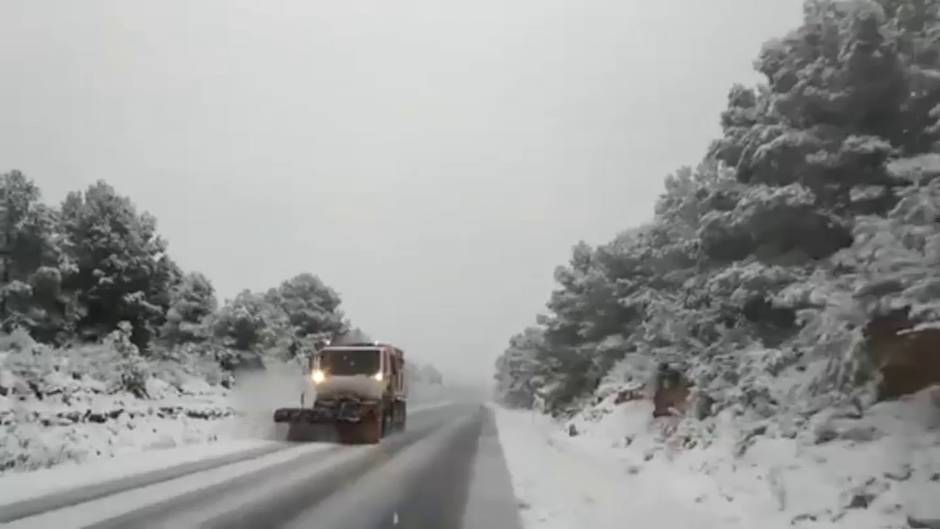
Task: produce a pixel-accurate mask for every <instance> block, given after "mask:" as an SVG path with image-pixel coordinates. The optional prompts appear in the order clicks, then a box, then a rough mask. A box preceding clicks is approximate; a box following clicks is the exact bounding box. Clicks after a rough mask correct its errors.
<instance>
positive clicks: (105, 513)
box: [4, 443, 335, 529]
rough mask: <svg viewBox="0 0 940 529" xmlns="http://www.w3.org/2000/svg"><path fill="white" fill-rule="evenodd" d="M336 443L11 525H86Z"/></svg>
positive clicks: (234, 465)
mask: <svg viewBox="0 0 940 529" xmlns="http://www.w3.org/2000/svg"><path fill="white" fill-rule="evenodd" d="M333 446H335V445H332V444H326V443H315V444H307V445H299V446H297V447H293V448H288V449H286V450H281V451H278V452H275V453H273V454H270V455H267V456H263V457H260V458H258V459H252V460H249V461H242V462H239V463H232V464H230V465H225V466H222V467H218V468H214V469H211V470H206V471H204V472H198V473H195V474H189V475H186V476H183V477H180V478H176V479H172V480H169V481H164V482H161V483H157V484H154V485H149V486H146V487H139V488H136V489H131V490H128V491H126V492H120V493H117V494H113V495H111V496H107V497H105V498H101V499H98V500H94V501H90V502H87V503H83V504H81V505H76V506H74V507H66V508H64V509H58V510H55V511H50V512H47V513H43V514H38V515H36V516H30V517H28V518H22V519H20V520H16V521H14V522H10V523H9V524H7V525H5V526H4V527H9V528H24V529H25V528H37V529H38V528H47V527H84V526H86V525H91V524H94V523H99V522H102V521H104V520H107V519H110V518H114V517H116V516H120V515H122V514H125V513H127V512H130V511H134V510H137V509H142V508H144V507H147V506H148V505H152V504H153V503H156V502H158V501H163V500H165V499H167V498H170V497H174V496H179V495H182V494H187V493H189V492H193V491H196V490H199V489H202V488H205V487H211V486H213V485H217V484H220V483H224V482H226V481H229V480H231V479H234V478H237V477H239V476H243V475H245V474H250V473H252V472H257V471H259V470H262V469H264V468H267V467H269V466H272V465H276V464H278V463H283V462H285V461H290V460H292V459H294V458H295V457H298V456H301V455H304V454H310V453H314V452H320V451H323V450H326V449H328V448H331V447H333Z"/></svg>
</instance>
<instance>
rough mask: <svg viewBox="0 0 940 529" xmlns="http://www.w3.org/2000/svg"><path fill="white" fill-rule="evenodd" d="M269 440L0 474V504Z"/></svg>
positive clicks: (212, 444) (151, 469)
mask: <svg viewBox="0 0 940 529" xmlns="http://www.w3.org/2000/svg"><path fill="white" fill-rule="evenodd" d="M271 444H273V443H271V442H270V441H261V440H232V441H226V442H218V443H208V444H200V445H191V446H182V447H177V448H169V449H165V450H152V451H149V452H147V455H146V457H141V454H140V453H130V454H124V455H121V456H117V457H113V458H108V459H104V458H95V459H92V460H90V461H85V462H82V463H76V462H69V463H63V464H61V465H57V466H55V467H52V468H46V469H42V470H36V471H34V472H17V473H8V474H5V475H3V476H0V498H2V500H0V507H2V505H5V504H11V503H15V502H18V501H21V500H25V499H29V498H34V497H37V496H42V495H45V494H52V493H55V492H59V491H63V490H70V489H74V488H78V487H85V486H89V485H93V484H97V483H102V482H106V481H110V480H114V479H119V478H123V477H126V476H130V475H134V474H143V473H145V472H150V471H153V470H159V469H163V468H166V467H170V466H174V465H181V464H185V463H192V462H195V461H200V460H203V459H208V458H212V457H218V456H224V455H228V454H234V453H237V452H242V451H245V450H250V449H252V448H257V447H261V446H267V445H271Z"/></svg>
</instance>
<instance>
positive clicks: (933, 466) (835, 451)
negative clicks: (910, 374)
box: [497, 387, 940, 529]
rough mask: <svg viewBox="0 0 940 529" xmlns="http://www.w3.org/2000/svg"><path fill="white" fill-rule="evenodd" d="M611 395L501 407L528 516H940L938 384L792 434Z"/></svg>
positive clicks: (825, 524)
mask: <svg viewBox="0 0 940 529" xmlns="http://www.w3.org/2000/svg"><path fill="white" fill-rule="evenodd" d="M613 402H614V397H611V398H608V399H605V400H604V401H603V402H601V403H599V404H598V405H596V406H594V407H592V408H591V409H589V410H587V411H586V412H584V413H582V414H580V415H579V416H577V417H576V418H574V419H573V420H572V421H570V422H568V423H565V424H560V423H557V422H554V421H552V420H551V419H549V418H546V417H544V416H541V415H537V414H534V413H530V412H515V411H506V410H502V409H498V410H497V420H498V426H499V432H500V439H501V441H502V443H503V447H504V450H505V453H506V457H507V462H508V465H509V467H510V471H511V472H512V474H513V476H514V485H515V489H516V493H517V496H518V497H519V499H520V502H521V503H520V509H521V514H522V517H523V520H524V521H525V523H526V526H527V527H528V528H530V529H531V528H533V527H539V528H543V527H544V528H554V527H579V526H585V527H599V528H604V527H623V526H624V524H625V521H629V525H640V526H651V527H662V528H670V527H676V528H680V527H682V528H685V527H691V526H696V527H699V526H701V527H722V528H727V527H749V528H750V527H767V528H774V527H779V528H784V527H812V528H836V527H838V528H846V529H848V528H852V529H856V528H858V529H865V528H872V529H874V528H884V527H908V526H909V524H910V526H911V527H916V526H918V524H926V525H921V526H922V527H933V525H930V524H935V523H937V521H938V520H940V505H938V502H937V499H938V498H940V387H933V388H930V389H928V390H924V391H922V392H920V393H918V394H916V395H913V396H911V397H909V398H905V399H901V400H898V401H894V402H883V403H879V404H876V405H874V406H873V407H871V408H869V409H868V410H866V411H865V412H864V414H855V413H847V412H837V411H833V410H831V409H830V410H826V411H824V412H822V413H818V414H816V415H815V416H813V417H811V418H810V419H809V421H808V423H807V427H806V428H805V429H804V430H803V431H802V432H801V433H800V434H799V435H793V434H792V433H787V432H785V431H782V430H778V429H775V428H768V424H762V423H742V422H741V421H739V420H737V419H736V418H734V417H733V416H732V415H731V414H730V413H725V414H722V415H720V416H719V417H716V418H714V419H713V420H709V421H703V422H698V421H688V422H686V423H680V422H678V419H676V418H664V419H656V420H654V419H652V417H651V412H652V404H651V403H649V402H648V401H644V400H637V401H630V402H626V403H623V404H620V405H614V404H613Z"/></svg>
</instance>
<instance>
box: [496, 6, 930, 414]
mask: <svg viewBox="0 0 940 529" xmlns="http://www.w3.org/2000/svg"><path fill="white" fill-rule="evenodd" d="M755 51H757V50H755ZM755 68H756V69H757V71H758V72H760V74H762V75H763V79H764V82H762V83H761V84H759V85H757V86H753V87H748V86H740V85H736V86H733V87H731V89H730V91H729V94H728V103H727V109H726V110H725V111H724V112H722V113H721V116H720V117H719V119H720V123H721V128H722V131H723V134H722V135H721V137H720V138H718V139H716V140H715V141H714V142H713V143H712V144H711V146H710V147H709V149H708V152H707V155H706V156H705V158H704V159H703V160H702V162H701V163H700V164H699V165H698V166H697V167H691V168H690V167H683V168H680V169H678V170H677V171H676V172H675V173H674V174H671V175H669V176H667V177H666V178H665V189H664V190H663V192H662V194H661V196H660V198H659V200H658V202H657V203H656V205H655V215H654V216H653V218H652V219H651V220H650V221H649V222H648V223H647V224H645V225H643V226H640V227H637V228H634V229H630V230H627V231H624V232H623V233H622V234H620V235H619V236H617V237H616V238H615V239H614V240H612V241H610V242H608V243H606V244H601V245H599V246H596V247H592V246H590V245H588V244H585V243H583V242H582V243H579V244H577V245H576V246H575V247H574V249H573V251H572V255H571V260H570V262H569V263H568V264H566V265H564V266H560V267H558V268H557V270H556V272H555V278H556V280H557V284H558V288H557V289H556V290H555V291H554V292H552V293H551V296H550V298H549V301H548V304H547V311H546V312H545V313H544V314H540V315H538V317H537V319H536V322H535V324H534V325H533V326H531V327H529V328H527V329H524V330H523V331H522V332H520V333H519V334H518V335H516V336H514V337H512V339H511V340H510V343H509V347H508V349H507V350H506V351H505V353H504V354H503V355H502V356H501V357H500V358H499V360H498V362H497V365H496V380H497V385H498V388H497V393H498V396H499V398H500V399H501V400H502V401H503V402H504V403H506V404H508V405H511V406H516V407H533V406H537V407H539V408H540V409H544V410H546V411H548V412H551V413H553V414H555V415H562V416H566V415H570V414H571V413H573V412H575V411H577V410H580V409H582V408H583V407H584V406H586V405H589V404H590V403H591V402H594V401H595V400H596V399H598V398H603V397H604V396H605V394H604V391H605V390H604V388H608V387H609V384H607V382H613V383H614V385H617V384H620V385H621V386H630V385H631V384H633V385H636V386H642V385H644V384H646V382H647V381H648V380H649V379H650V378H651V377H653V374H654V372H655V371H656V369H657V367H658V366H659V365H660V364H661V363H664V362H666V363H669V364H670V366H672V367H673V368H674V369H676V370H678V371H679V372H680V373H681V374H682V375H683V377H684V378H685V379H687V382H688V384H689V385H690V386H692V390H691V396H690V402H689V410H688V411H689V412H690V413H691V412H694V414H695V415H696V416H698V417H702V418H704V417H707V416H709V415H713V414H716V413H718V412H720V411H721V410H726V409H734V410H736V411H737V412H738V413H741V414H745V415H754V416H760V417H770V416H779V414H781V413H783V412H784V411H787V410H794V411H795V410H797V409H798V411H804V412H805V411H807V410H809V409H819V408H820V407H821V406H827V405H835V404H837V403H844V402H849V401H856V402H860V403H861V405H863V406H864V405H866V403H867V404H870V403H872V402H875V401H877V400H880V399H887V398H892V397H896V396H898V395H900V394H905V393H912V392H914V391H916V390H918V389H921V388H923V387H926V386H928V385H929V384H930V383H937V382H940V362H938V360H937V358H940V357H938V356H937V355H936V354H932V355H931V354H929V353H936V351H937V349H938V347H940V336H938V334H940V331H934V330H931V329H929V328H928V327H930V326H931V325H932V324H933V323H935V322H936V321H937V320H938V319H940V4H938V3H937V2H935V1H929V0H877V1H875V0H857V1H848V2H836V1H830V0H810V1H808V2H806V4H805V20H804V22H803V24H802V25H801V26H800V27H798V28H796V29H794V30H793V31H792V32H791V33H789V34H787V35H785V36H783V37H781V38H778V39H774V40H771V41H769V42H767V43H766V44H765V45H764V47H763V49H762V50H760V51H759V54H757V59H756V61H755ZM663 141H668V139H666V138H664V140H663ZM648 386H649V385H648V384H646V387H648Z"/></svg>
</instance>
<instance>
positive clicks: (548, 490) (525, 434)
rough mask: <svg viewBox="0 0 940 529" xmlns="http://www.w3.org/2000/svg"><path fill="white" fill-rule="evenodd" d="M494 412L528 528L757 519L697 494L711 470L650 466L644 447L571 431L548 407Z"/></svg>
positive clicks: (714, 524) (606, 528)
mask: <svg viewBox="0 0 940 529" xmlns="http://www.w3.org/2000/svg"><path fill="white" fill-rule="evenodd" d="M495 413H496V421H497V427H498V430H499V439H500V443H501V444H502V447H503V452H504V454H505V456H506V462H507V465H508V467H509V472H510V473H511V474H512V477H513V489H514V490H515V493H516V498H517V500H518V504H519V510H520V516H521V518H522V522H523V524H524V526H525V527H526V529H570V528H572V527H591V528H592V529H593V528H596V529H622V528H623V527H628V526H630V527H656V528H662V529H669V528H676V529H679V528H682V529H687V528H689V527H701V528H703V529H706V528H716V529H717V528H731V527H752V526H751V525H749V524H747V523H746V520H745V519H744V517H743V514H742V513H741V512H740V508H739V507H738V506H737V505H735V504H733V503H725V504H721V503H715V504H712V505H707V504H701V503H699V502H697V501H696V498H697V497H699V496H700V495H702V494H704V493H706V492H707V491H708V490H709V489H711V488H713V485H712V484H711V483H709V480H708V479H707V478H704V477H701V476H696V475H695V474H693V473H683V472H681V471H679V470H678V469H676V468H672V467H670V466H668V465H665V464H657V465H656V468H650V465H647V466H646V467H645V468H644V466H643V462H642V454H638V453H635V452H634V451H632V450H623V449H621V450H619V451H616V452H615V451H614V450H611V449H610V448H609V447H605V446H603V444H602V443H598V442H594V443H582V442H581V441H582V440H581V439H578V438H569V437H567V435H566V434H565V432H563V431H562V430H561V429H560V428H559V425H558V424H557V423H555V422H554V421H552V420H551V419H550V418H547V417H545V416H542V415H537V414H535V413H531V412H519V411H508V410H504V409H499V408H497V409H496V410H495ZM594 441H600V438H597V439H594Z"/></svg>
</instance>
